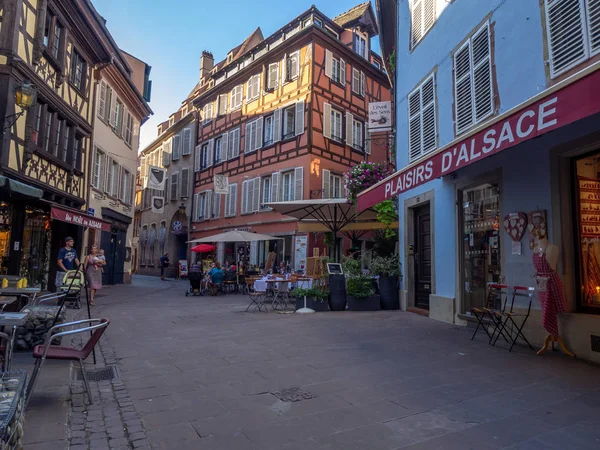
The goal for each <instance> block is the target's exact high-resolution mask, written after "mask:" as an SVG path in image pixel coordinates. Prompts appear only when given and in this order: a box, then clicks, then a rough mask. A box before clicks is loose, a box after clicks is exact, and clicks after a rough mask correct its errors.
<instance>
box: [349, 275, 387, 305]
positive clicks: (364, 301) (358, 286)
mask: <svg viewBox="0 0 600 450" xmlns="http://www.w3.org/2000/svg"><path fill="white" fill-rule="evenodd" d="M346 292H347V293H348V309H349V310H350V311H377V310H379V309H381V306H380V304H379V296H377V295H373V294H374V290H373V280H372V278H371V277H368V276H365V275H360V276H358V277H350V278H348V281H347V286H346Z"/></svg>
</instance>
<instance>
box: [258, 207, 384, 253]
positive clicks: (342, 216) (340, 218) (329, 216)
mask: <svg viewBox="0 0 600 450" xmlns="http://www.w3.org/2000/svg"><path fill="white" fill-rule="evenodd" d="M266 206H268V207H269V208H273V209H274V210H275V211H278V212H280V213H281V214H285V215H286V216H292V217H295V218H297V219H299V220H300V222H301V223H319V224H322V225H324V226H325V227H326V228H327V229H328V230H329V231H331V232H332V233H333V236H334V239H335V238H337V234H338V232H340V231H341V230H342V229H343V228H344V227H345V226H347V225H349V224H351V223H361V222H362V223H365V224H366V223H369V222H373V221H376V220H377V213H376V212H375V211H374V210H372V209H370V208H369V209H366V210H364V211H362V212H359V211H358V209H357V208H356V206H355V205H353V204H352V203H350V202H348V200H347V199H345V198H328V199H320V200H319V199H317V200H295V201H290V202H272V203H267V204H266ZM334 242H335V240H334ZM335 253H336V254H335V259H336V261H338V262H339V260H340V255H339V248H338V247H337V245H336V248H335Z"/></svg>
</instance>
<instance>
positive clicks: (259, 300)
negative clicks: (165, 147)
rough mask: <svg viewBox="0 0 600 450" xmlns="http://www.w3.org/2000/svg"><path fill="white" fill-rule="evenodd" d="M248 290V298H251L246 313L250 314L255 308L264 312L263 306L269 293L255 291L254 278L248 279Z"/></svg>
mask: <svg viewBox="0 0 600 450" xmlns="http://www.w3.org/2000/svg"><path fill="white" fill-rule="evenodd" d="M246 290H247V292H248V297H249V298H250V304H249V305H248V307H247V308H246V312H248V311H249V310H250V308H252V307H253V306H255V307H256V308H258V310H259V311H262V304H263V303H264V301H265V298H266V296H267V293H266V292H260V291H257V290H255V289H254V279H252V278H246Z"/></svg>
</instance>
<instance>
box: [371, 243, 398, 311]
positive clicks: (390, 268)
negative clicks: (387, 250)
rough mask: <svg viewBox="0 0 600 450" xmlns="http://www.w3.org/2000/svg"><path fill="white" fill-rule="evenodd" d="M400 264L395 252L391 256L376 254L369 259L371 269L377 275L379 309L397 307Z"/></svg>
mask: <svg viewBox="0 0 600 450" xmlns="http://www.w3.org/2000/svg"><path fill="white" fill-rule="evenodd" d="M401 268H402V266H401V265H400V257H399V255H397V254H392V255H391V256H376V257H375V258H373V261H371V271H372V272H373V273H374V274H375V275H379V295H380V297H381V309H386V310H388V309H399V308H400V295H399V291H398V289H399V285H398V283H399V281H400V280H401V279H402V270H401Z"/></svg>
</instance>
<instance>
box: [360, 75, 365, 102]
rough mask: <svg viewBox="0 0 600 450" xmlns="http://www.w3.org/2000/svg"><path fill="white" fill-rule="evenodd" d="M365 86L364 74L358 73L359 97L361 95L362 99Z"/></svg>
mask: <svg viewBox="0 0 600 450" xmlns="http://www.w3.org/2000/svg"><path fill="white" fill-rule="evenodd" d="M365 86H366V80H365V74H364V72H361V73H360V95H362V96H363V97H364V96H365V94H366V90H365Z"/></svg>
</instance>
